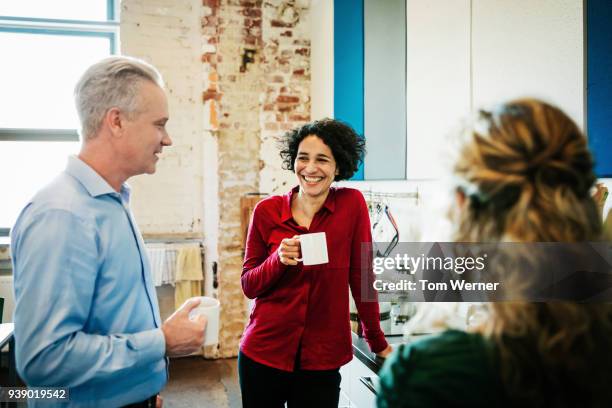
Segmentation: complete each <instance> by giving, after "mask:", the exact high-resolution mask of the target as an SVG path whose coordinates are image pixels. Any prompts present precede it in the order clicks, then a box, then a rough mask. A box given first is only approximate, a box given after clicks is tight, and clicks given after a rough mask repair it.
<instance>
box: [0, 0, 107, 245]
mask: <svg viewBox="0 0 612 408" xmlns="http://www.w3.org/2000/svg"><path fill="white" fill-rule="evenodd" d="M106 4H107V6H106V11H107V13H106V20H105V21H92V20H68V19H57V18H34V17H31V18H30V17H23V16H20V17H15V16H4V15H0V33H21V34H33V35H58V36H72V37H101V38H106V39H108V40H109V55H114V54H117V52H118V50H119V21H118V20H117V19H116V16H117V14H118V13H117V1H116V0H106ZM78 141H79V134H78V131H77V129H54V128H51V129H48V128H1V127H0V143H2V142H78ZM9 234H10V226H6V225H0V237H7V236H9Z"/></svg>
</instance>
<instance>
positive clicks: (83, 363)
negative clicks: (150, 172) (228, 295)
mask: <svg viewBox="0 0 612 408" xmlns="http://www.w3.org/2000/svg"><path fill="white" fill-rule="evenodd" d="M129 196H130V190H129V187H128V186H127V185H125V184H124V185H123V186H122V188H121V193H117V192H116V191H114V190H113V188H112V187H111V186H110V185H109V184H108V183H107V182H106V181H105V180H104V179H103V178H102V177H100V175H98V174H97V173H96V172H95V171H94V170H93V169H92V168H91V167H89V166H88V165H87V164H85V163H84V162H82V161H81V160H79V159H78V158H77V157H70V158H69V160H68V165H67V167H66V170H65V171H64V172H63V173H61V174H60V175H59V176H58V177H57V178H56V179H55V180H54V181H53V182H52V183H51V184H50V185H48V186H47V187H45V188H44V189H43V190H41V191H40V192H39V193H38V194H37V195H36V196H35V197H34V198H33V199H32V200H31V201H30V202H29V203H28V204H27V206H26V207H25V208H24V210H23V211H22V212H21V215H20V216H19V218H18V220H17V223H16V224H15V227H14V228H13V230H12V235H11V251H12V259H13V273H14V278H15V280H14V282H15V299H16V306H15V350H16V362H17V370H18V372H19V374H20V376H21V377H22V378H23V380H24V381H25V382H26V383H27V384H28V385H29V386H47V387H67V388H69V391H70V400H71V402H70V404H71V405H70V406H75V407H76V406H78V407H90V406H91V407H102V406H103V407H115V406H121V405H125V404H130V403H134V402H138V401H142V400H144V399H146V398H148V397H150V396H152V395H155V394H156V393H158V392H159V391H160V390H161V389H162V388H163V386H164V385H165V383H166V380H167V374H166V359H165V357H164V355H165V347H166V345H165V341H164V336H163V333H162V331H161V329H160V326H161V322H160V317H159V309H158V305H157V296H156V294H155V287H154V286H153V283H152V280H151V274H150V265H149V262H148V259H147V256H146V251H145V248H144V243H143V241H142V237H141V235H140V232H139V231H138V228H137V226H136V223H135V222H134V218H133V217H132V214H131V212H130V209H129ZM30 405H36V401H34V403H33V401H30ZM44 406H49V405H44ZM61 406H64V407H65V406H66V405H61Z"/></svg>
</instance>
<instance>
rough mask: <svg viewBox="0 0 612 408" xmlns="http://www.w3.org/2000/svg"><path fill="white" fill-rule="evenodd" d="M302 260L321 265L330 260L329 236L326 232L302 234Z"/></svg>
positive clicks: (307, 263)
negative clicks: (328, 250)
mask: <svg viewBox="0 0 612 408" xmlns="http://www.w3.org/2000/svg"><path fill="white" fill-rule="evenodd" d="M300 250H301V252H302V259H299V260H301V261H302V262H303V263H304V265H306V266H308V265H321V264H326V263H328V262H329V258H328V256H327V238H326V237H325V233H324V232H315V233H312V234H302V235H300Z"/></svg>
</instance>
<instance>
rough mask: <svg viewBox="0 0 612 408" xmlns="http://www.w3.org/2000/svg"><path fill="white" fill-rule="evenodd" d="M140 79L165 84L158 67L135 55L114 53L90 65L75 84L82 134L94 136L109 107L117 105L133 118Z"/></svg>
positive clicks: (82, 136)
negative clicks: (116, 54) (134, 56)
mask: <svg viewBox="0 0 612 408" xmlns="http://www.w3.org/2000/svg"><path fill="white" fill-rule="evenodd" d="M143 81H151V82H153V83H155V84H157V85H159V87H161V88H163V87H164V82H163V79H162V76H161V74H160V73H159V71H158V70H157V69H156V68H155V67H154V66H152V65H151V64H148V63H146V62H144V61H142V60H139V59H136V58H132V57H125V56H113V57H108V58H105V59H103V60H101V61H99V62H97V63H95V64H94V65H92V66H91V67H89V68H88V69H87V71H85V73H84V74H83V75H82V76H81V79H79V82H78V83H77V84H76V86H75V88H74V101H75V104H76V109H77V113H78V114H79V119H80V121H81V132H80V133H81V138H82V139H83V140H87V139H91V138H92V137H94V136H95V134H96V132H97V131H98V129H99V128H100V125H101V124H102V120H103V119H104V115H106V112H108V110H109V109H111V108H114V107H116V108H119V109H120V110H121V111H122V112H124V113H125V114H126V115H127V116H128V118H130V119H132V118H133V117H134V116H135V115H136V114H137V113H138V106H137V105H138V101H137V96H138V90H139V88H140V84H141V83H142V82H143Z"/></svg>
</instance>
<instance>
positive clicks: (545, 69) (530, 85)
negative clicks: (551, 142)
mask: <svg viewBox="0 0 612 408" xmlns="http://www.w3.org/2000/svg"><path fill="white" fill-rule="evenodd" d="M472 1H473V17H472V28H473V36H472V39H473V48H472V61H473V79H474V82H473V92H474V93H473V95H474V106H476V107H478V106H482V105H486V104H491V103H497V102H499V101H503V100H508V99H513V98H517V97H523V96H534V97H537V98H540V99H543V100H546V101H548V102H552V103H553V104H555V105H557V106H559V107H560V108H561V109H562V110H564V111H565V112H566V113H567V114H568V115H569V116H570V117H572V119H574V121H575V122H576V123H577V124H578V125H579V126H580V127H582V126H583V125H584V97H585V87H586V85H585V83H584V47H583V45H584V38H583V30H584V29H583V2H582V1H581V0H536V1H534V0H511V1H509V0H472Z"/></svg>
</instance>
